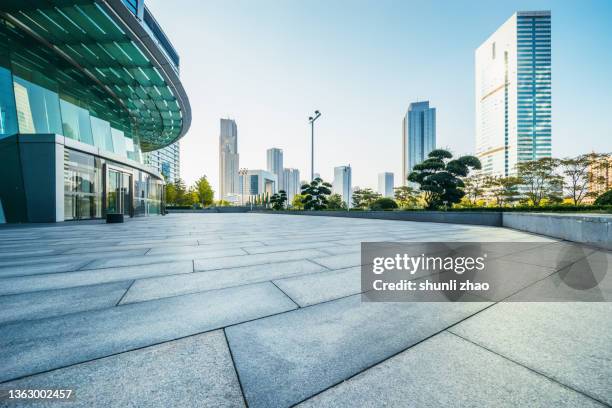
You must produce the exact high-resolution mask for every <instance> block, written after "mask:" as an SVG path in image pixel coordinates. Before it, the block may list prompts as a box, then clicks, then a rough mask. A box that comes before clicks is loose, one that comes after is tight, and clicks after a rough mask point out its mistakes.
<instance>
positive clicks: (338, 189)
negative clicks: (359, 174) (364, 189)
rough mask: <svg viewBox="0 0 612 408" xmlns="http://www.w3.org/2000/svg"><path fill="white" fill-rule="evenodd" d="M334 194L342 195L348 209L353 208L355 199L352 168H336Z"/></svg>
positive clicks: (333, 185)
mask: <svg viewBox="0 0 612 408" xmlns="http://www.w3.org/2000/svg"><path fill="white" fill-rule="evenodd" d="M332 193H333V194H340V195H341V196H342V201H344V202H345V203H346V206H347V208H351V206H352V202H351V201H352V199H353V190H352V189H351V166H338V167H334V182H333V184H332Z"/></svg>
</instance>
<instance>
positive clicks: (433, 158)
mask: <svg viewBox="0 0 612 408" xmlns="http://www.w3.org/2000/svg"><path fill="white" fill-rule="evenodd" d="M452 158H453V155H452V154H451V153H450V152H449V151H447V150H443V149H436V150H432V151H431V152H430V153H429V155H428V157H427V159H426V160H424V161H423V162H421V163H419V164H416V165H415V166H414V167H413V171H412V172H411V173H410V174H409V175H408V181H412V182H413V183H418V184H419V185H420V190H421V191H422V192H423V199H424V200H425V205H426V208H427V209H430V210H432V209H435V208H438V207H440V206H445V207H449V206H451V205H452V204H453V203H458V202H459V201H461V199H462V198H463V196H464V195H465V192H464V191H463V187H465V184H464V183H463V181H462V180H461V178H460V177H467V176H468V175H469V173H470V170H473V169H476V170H480V168H481V164H480V160H478V158H476V157H474V156H462V157H459V158H458V159H455V160H451V159H452Z"/></svg>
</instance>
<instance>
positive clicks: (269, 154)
mask: <svg viewBox="0 0 612 408" xmlns="http://www.w3.org/2000/svg"><path fill="white" fill-rule="evenodd" d="M266 163H267V166H266V170H268V171H269V172H270V173H273V174H276V179H277V180H278V183H276V191H275V193H278V192H279V191H280V190H282V189H283V187H284V185H285V184H284V183H283V169H284V168H283V150H282V149H278V148H276V147H273V148H271V149H268V150H267V151H266Z"/></svg>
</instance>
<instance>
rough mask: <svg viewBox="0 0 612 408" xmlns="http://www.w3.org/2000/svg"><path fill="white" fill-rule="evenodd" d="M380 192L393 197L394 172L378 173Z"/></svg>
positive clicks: (384, 195)
mask: <svg viewBox="0 0 612 408" xmlns="http://www.w3.org/2000/svg"><path fill="white" fill-rule="evenodd" d="M378 194H380V195H382V196H383V197H389V198H393V196H394V194H393V173H389V172H385V173H379V174H378Z"/></svg>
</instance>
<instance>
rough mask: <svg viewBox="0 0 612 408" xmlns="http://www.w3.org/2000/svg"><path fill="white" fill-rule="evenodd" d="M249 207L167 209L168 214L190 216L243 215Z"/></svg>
mask: <svg viewBox="0 0 612 408" xmlns="http://www.w3.org/2000/svg"><path fill="white" fill-rule="evenodd" d="M250 210H251V209H250V208H249V207H229V206H228V207H212V208H198V209H189V210H181V209H170V208H169V209H168V213H169V214H191V213H203V214H208V213H245V212H249V211H250Z"/></svg>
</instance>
